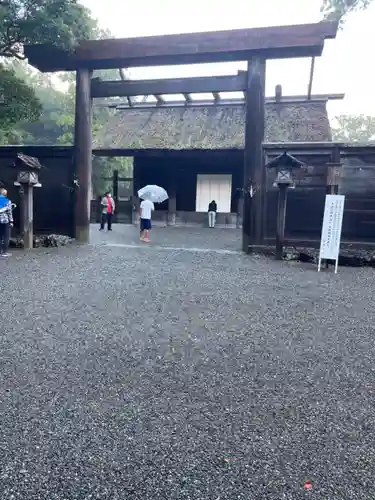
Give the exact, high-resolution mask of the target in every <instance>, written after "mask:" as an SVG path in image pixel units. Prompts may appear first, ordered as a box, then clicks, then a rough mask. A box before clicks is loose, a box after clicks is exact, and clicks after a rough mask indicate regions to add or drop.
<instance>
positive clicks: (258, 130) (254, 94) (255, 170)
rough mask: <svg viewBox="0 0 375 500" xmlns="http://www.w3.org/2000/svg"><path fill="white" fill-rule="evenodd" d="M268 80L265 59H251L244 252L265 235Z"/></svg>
mask: <svg viewBox="0 0 375 500" xmlns="http://www.w3.org/2000/svg"><path fill="white" fill-rule="evenodd" d="M265 83H266V61H265V59H263V58H253V59H251V60H250V61H248V68H247V89H246V100H245V103H246V104H245V106H246V115H245V116H246V118H245V147H244V193H243V196H244V202H243V221H242V250H243V251H244V252H248V250H249V246H250V245H260V244H261V243H262V239H263V198H264V178H265V174H264V161H263V140H264V129H265Z"/></svg>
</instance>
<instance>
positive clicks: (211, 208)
mask: <svg viewBox="0 0 375 500" xmlns="http://www.w3.org/2000/svg"><path fill="white" fill-rule="evenodd" d="M216 212H217V205H216V201H215V200H212V201H211V203H210V204H209V205H208V227H215V223H216Z"/></svg>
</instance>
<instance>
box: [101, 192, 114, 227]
mask: <svg viewBox="0 0 375 500" xmlns="http://www.w3.org/2000/svg"><path fill="white" fill-rule="evenodd" d="M101 206H102V217H101V220H100V231H103V230H104V228H105V224H106V223H107V228H108V231H112V219H113V214H114V212H115V200H114V199H113V198H112V196H111V193H109V192H107V193H105V195H104V196H103V198H102V201H101Z"/></svg>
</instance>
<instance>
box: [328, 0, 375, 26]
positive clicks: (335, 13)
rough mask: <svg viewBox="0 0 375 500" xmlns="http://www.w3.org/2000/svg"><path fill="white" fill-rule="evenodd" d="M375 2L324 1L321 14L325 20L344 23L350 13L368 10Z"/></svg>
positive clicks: (358, 0) (364, 0)
mask: <svg viewBox="0 0 375 500" xmlns="http://www.w3.org/2000/svg"><path fill="white" fill-rule="evenodd" d="M372 1H373V0H323V3H322V7H321V12H322V13H323V15H324V17H325V19H327V20H332V21H342V20H343V18H344V17H345V16H346V15H347V14H349V13H350V12H355V11H358V10H364V9H367V8H368V7H369V6H370V4H371V3H372Z"/></svg>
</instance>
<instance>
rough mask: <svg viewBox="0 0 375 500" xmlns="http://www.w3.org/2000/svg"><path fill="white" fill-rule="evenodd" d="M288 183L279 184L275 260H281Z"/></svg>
mask: <svg viewBox="0 0 375 500" xmlns="http://www.w3.org/2000/svg"><path fill="white" fill-rule="evenodd" d="M287 195H288V184H279V200H278V204H277V227H276V260H282V258H283V248H284V239H285V216H286V200H287Z"/></svg>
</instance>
